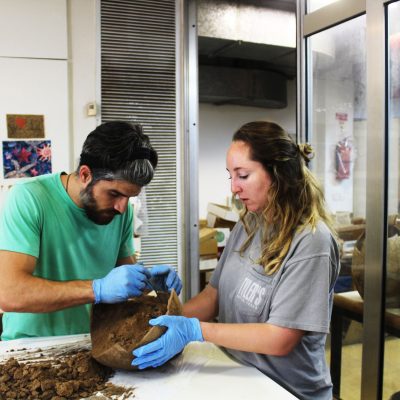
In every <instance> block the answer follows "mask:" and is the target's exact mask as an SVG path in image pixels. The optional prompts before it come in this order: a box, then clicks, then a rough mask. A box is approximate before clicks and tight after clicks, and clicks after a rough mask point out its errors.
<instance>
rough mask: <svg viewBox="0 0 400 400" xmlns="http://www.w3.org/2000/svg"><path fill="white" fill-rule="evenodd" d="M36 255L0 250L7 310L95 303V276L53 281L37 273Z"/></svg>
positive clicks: (0, 286) (1, 304)
mask: <svg viewBox="0 0 400 400" xmlns="http://www.w3.org/2000/svg"><path fill="white" fill-rule="evenodd" d="M35 265H36V258H35V257H33V256H30V255H27V254H23V253H16V252H12V251H2V250H0V277H1V279H0V308H1V309H2V310H3V311H5V312H7V311H9V312H12V311H15V312H51V311H57V310H61V309H64V308H67V307H73V306H77V305H81V304H87V303H93V302H94V294H93V289H92V281H91V280H85V281H84V280H82V281H81V280H79V281H66V282H58V281H50V280H47V279H42V278H38V277H35V276H33V271H34V269H35Z"/></svg>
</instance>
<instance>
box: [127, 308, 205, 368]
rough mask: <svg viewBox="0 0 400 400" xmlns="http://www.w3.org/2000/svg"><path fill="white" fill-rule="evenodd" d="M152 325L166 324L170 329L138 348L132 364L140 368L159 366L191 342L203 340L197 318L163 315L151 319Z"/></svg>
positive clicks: (134, 352)
mask: <svg viewBox="0 0 400 400" xmlns="http://www.w3.org/2000/svg"><path fill="white" fill-rule="evenodd" d="M149 323H150V325H153V326H154V325H161V326H166V327H167V328H168V330H167V331H166V332H165V333H164V334H163V335H162V336H161V337H160V338H158V339H157V340H155V341H154V342H151V343H149V344H146V345H144V346H142V347H139V348H137V349H136V350H134V351H133V352H132V353H133V355H134V356H135V357H136V358H135V359H134V360H133V361H132V365H135V366H137V367H138V368H139V369H144V368H148V367H153V368H155V367H158V366H160V365H162V364H164V363H165V362H167V361H168V360H169V359H171V358H172V357H174V356H175V355H176V354H178V353H179V352H181V351H182V350H183V349H184V347H185V346H186V345H187V344H188V343H189V342H194V341H200V342H203V341H204V339H203V334H202V332H201V327H200V321H199V320H198V319H197V318H186V317H178V316H175V315H162V316H161V317H158V318H155V319H151V320H150V321H149Z"/></svg>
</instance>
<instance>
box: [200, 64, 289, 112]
mask: <svg viewBox="0 0 400 400" xmlns="http://www.w3.org/2000/svg"><path fill="white" fill-rule="evenodd" d="M199 98H200V102H203V103H213V104H219V105H222V104H237V105H242V106H252V107H265V108H284V107H286V106H287V96H286V78H285V77H284V76H283V75H281V74H279V73H276V72H272V71H263V70H255V69H241V68H230V67H220V66H210V65H200V67H199Z"/></svg>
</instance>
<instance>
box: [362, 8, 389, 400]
mask: <svg viewBox="0 0 400 400" xmlns="http://www.w3.org/2000/svg"><path fill="white" fill-rule="evenodd" d="M366 43H367V115H368V120H367V160H368V164H367V182H368V185H367V193H366V195H367V208H366V209H367V215H366V221H367V223H366V238H365V246H366V247H365V248H366V252H365V270H364V271H365V272H364V288H365V290H364V292H365V294H364V334H363V363H362V377H361V398H362V399H365V400H372V399H380V398H381V397H382V380H383V353H384V348H383V345H384V326H383V315H384V313H383V310H384V307H385V303H384V294H385V291H384V289H385V279H384V271H385V261H386V237H387V235H386V232H387V229H386V227H387V215H386V209H387V207H386V206H387V201H386V193H387V168H386V159H385V158H386V155H385V153H386V151H385V150H386V135H387V129H386V128H387V124H386V121H387V113H386V109H385V107H386V102H387V97H386V52H385V43H386V30H385V9H384V2H383V1H379V0H367V42H366ZM383 138H384V139H385V140H382V139H383ZM382 172H384V173H382ZM382 175H384V176H385V178H384V179H382Z"/></svg>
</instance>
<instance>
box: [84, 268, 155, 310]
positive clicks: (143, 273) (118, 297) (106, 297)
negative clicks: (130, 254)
mask: <svg viewBox="0 0 400 400" xmlns="http://www.w3.org/2000/svg"><path fill="white" fill-rule="evenodd" d="M150 277H151V275H150V272H149V271H148V270H147V269H146V268H145V267H143V265H140V264H134V265H121V266H120V267H116V268H113V269H112V270H111V271H110V272H109V273H108V274H107V275H106V276H105V277H104V278H101V279H95V280H94V281H93V283H92V287H93V292H94V298H95V304H97V303H119V302H122V301H126V300H128V299H129V298H130V297H132V296H140V295H141V294H142V292H143V289H144V288H145V287H146V282H147V280H148V279H150Z"/></svg>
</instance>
